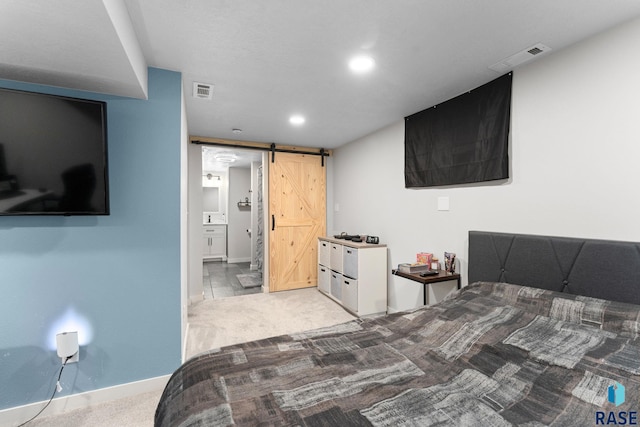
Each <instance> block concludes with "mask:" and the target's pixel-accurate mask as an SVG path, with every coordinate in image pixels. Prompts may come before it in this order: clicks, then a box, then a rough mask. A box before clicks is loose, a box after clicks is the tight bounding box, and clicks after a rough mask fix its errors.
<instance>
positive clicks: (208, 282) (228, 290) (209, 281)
mask: <svg viewBox="0 0 640 427" xmlns="http://www.w3.org/2000/svg"><path fill="white" fill-rule="evenodd" d="M246 273H255V271H252V270H251V269H250V267H249V263H248V262H240V263H233V264H229V263H227V262H226V261H218V260H214V261H206V262H204V263H203V264H202V287H203V288H204V299H215V298H225V297H233V296H238V295H249V294H258V293H261V292H262V287H260V286H256V287H255V288H246V289H245V288H243V287H242V285H240V282H239V281H238V278H237V277H236V274H246Z"/></svg>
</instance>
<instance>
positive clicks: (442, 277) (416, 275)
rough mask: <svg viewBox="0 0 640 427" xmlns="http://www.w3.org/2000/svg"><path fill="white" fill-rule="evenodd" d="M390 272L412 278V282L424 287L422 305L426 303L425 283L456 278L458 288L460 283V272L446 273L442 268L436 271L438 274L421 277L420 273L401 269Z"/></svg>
mask: <svg viewBox="0 0 640 427" xmlns="http://www.w3.org/2000/svg"><path fill="white" fill-rule="evenodd" d="M391 273H392V274H394V275H396V276H400V277H404V278H405V279H409V280H413V281H414V282H420V283H422V285H423V287H424V295H423V297H424V298H423V299H424V305H427V285H428V284H430V283H438V282H447V281H449V280H456V281H457V282H458V289H460V286H461V283H460V274H458V273H447V272H446V271H444V270H440V271H438V274H434V275H431V276H425V277H421V276H420V273H403V272H401V271H398V270H391Z"/></svg>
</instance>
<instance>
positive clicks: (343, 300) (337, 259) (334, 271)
mask: <svg viewBox="0 0 640 427" xmlns="http://www.w3.org/2000/svg"><path fill="white" fill-rule="evenodd" d="M387 274H388V271H387V246H386V245H381V244H377V245H373V244H369V243H364V242H352V241H350V240H344V239H335V238H331V237H320V238H319V239H318V290H319V291H320V292H322V293H323V294H325V295H327V296H328V297H330V298H332V299H333V300H335V301H336V302H338V303H340V304H341V305H342V306H343V307H344V308H346V309H347V310H348V311H350V312H352V313H353V314H355V315H356V316H368V315H372V314H380V313H386V311H387Z"/></svg>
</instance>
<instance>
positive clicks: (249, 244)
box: [202, 146, 266, 299]
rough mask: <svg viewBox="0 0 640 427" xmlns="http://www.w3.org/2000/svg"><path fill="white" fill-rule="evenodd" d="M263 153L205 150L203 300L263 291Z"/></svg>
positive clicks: (212, 148) (203, 164)
mask: <svg viewBox="0 0 640 427" xmlns="http://www.w3.org/2000/svg"><path fill="white" fill-rule="evenodd" d="M262 166H263V153H261V152H256V151H255V150H243V149H238V148H229V147H214V146H203V147H202V179H203V186H202V188H203V191H202V195H203V204H202V206H203V225H204V227H203V228H204V231H205V232H204V246H203V269H202V271H203V278H202V282H203V295H204V298H205V299H210V298H211V299H215V298H225V297H229V296H241V295H249V294H254V293H258V292H264V291H266V289H265V286H264V283H265V281H264V274H263V265H264V239H263V221H264V216H263V215H264V210H263V198H262V196H263V191H264V189H263V181H262Z"/></svg>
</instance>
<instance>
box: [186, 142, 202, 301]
mask: <svg viewBox="0 0 640 427" xmlns="http://www.w3.org/2000/svg"><path fill="white" fill-rule="evenodd" d="M187 168H188V172H187V175H188V196H187V197H188V209H189V214H188V216H189V220H188V225H187V228H188V233H189V238H188V242H189V243H188V260H187V262H188V264H189V286H188V288H189V291H188V293H189V301H190V302H194V301H200V300H202V298H203V292H204V288H203V285H202V239H203V231H202V147H200V146H199V145H196V144H188V147H187Z"/></svg>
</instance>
